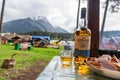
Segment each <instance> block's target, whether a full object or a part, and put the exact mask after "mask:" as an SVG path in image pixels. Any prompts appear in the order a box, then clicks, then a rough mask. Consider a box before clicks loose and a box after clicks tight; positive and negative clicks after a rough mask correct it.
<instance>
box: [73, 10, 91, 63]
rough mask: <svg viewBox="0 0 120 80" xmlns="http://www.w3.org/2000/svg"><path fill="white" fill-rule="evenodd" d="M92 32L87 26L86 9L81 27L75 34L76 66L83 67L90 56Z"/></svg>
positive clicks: (82, 16)
mask: <svg viewBox="0 0 120 80" xmlns="http://www.w3.org/2000/svg"><path fill="white" fill-rule="evenodd" d="M90 42H91V31H90V29H89V28H88V27H87V25H86V8H82V9H81V26H80V28H79V29H77V30H76V32H75V50H74V64H75V65H82V64H84V60H85V59H86V57H89V56H90Z"/></svg>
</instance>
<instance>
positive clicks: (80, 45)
mask: <svg viewBox="0 0 120 80" xmlns="http://www.w3.org/2000/svg"><path fill="white" fill-rule="evenodd" d="M75 49H78V50H89V49H90V36H76V37H75Z"/></svg>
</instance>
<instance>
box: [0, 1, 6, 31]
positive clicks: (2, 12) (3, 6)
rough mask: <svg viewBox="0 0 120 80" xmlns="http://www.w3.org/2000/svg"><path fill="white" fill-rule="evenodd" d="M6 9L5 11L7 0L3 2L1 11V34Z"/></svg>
mask: <svg viewBox="0 0 120 80" xmlns="http://www.w3.org/2000/svg"><path fill="white" fill-rule="evenodd" d="M4 9H5V0H3V1H2V9H1V15H0V33H1V32H2V22H3V16H4Z"/></svg>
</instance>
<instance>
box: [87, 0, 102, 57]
mask: <svg viewBox="0 0 120 80" xmlns="http://www.w3.org/2000/svg"><path fill="white" fill-rule="evenodd" d="M99 4H100V3H99V0H88V14H87V16H88V18H87V19H88V28H89V29H90V30H91V34H92V35H91V49H90V56H92V57H93V56H95V57H96V56H98V49H99V11H100V10H99Z"/></svg>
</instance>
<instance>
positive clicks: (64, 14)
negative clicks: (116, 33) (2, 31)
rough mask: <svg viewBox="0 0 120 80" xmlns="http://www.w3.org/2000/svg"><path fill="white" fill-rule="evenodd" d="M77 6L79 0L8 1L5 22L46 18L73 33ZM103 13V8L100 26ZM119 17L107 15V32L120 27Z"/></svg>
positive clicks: (54, 24) (82, 4)
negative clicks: (38, 17) (29, 18)
mask: <svg viewBox="0 0 120 80" xmlns="http://www.w3.org/2000/svg"><path fill="white" fill-rule="evenodd" d="M102 1H104V0H101V2H102ZM0 4H1V2H0ZM77 5H78V0H14V1H11V0H6V7H5V12H4V13H5V14H4V22H5V21H10V20H14V19H20V18H26V17H36V16H45V17H46V18H47V19H48V20H49V21H50V22H51V23H52V25H53V26H60V27H62V28H64V29H66V30H68V31H70V32H71V31H73V29H74V28H75V27H76V18H77V7H78V6H77ZM81 6H84V3H82V2H81ZM103 11H104V10H103V8H102V9H101V11H100V26H101V22H102V17H103ZM118 16H120V15H119V14H117V15H107V19H106V25H105V30H109V29H114V27H113V26H114V25H115V24H116V26H118V25H119V18H120V17H118ZM108 26H109V27H108Z"/></svg>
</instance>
